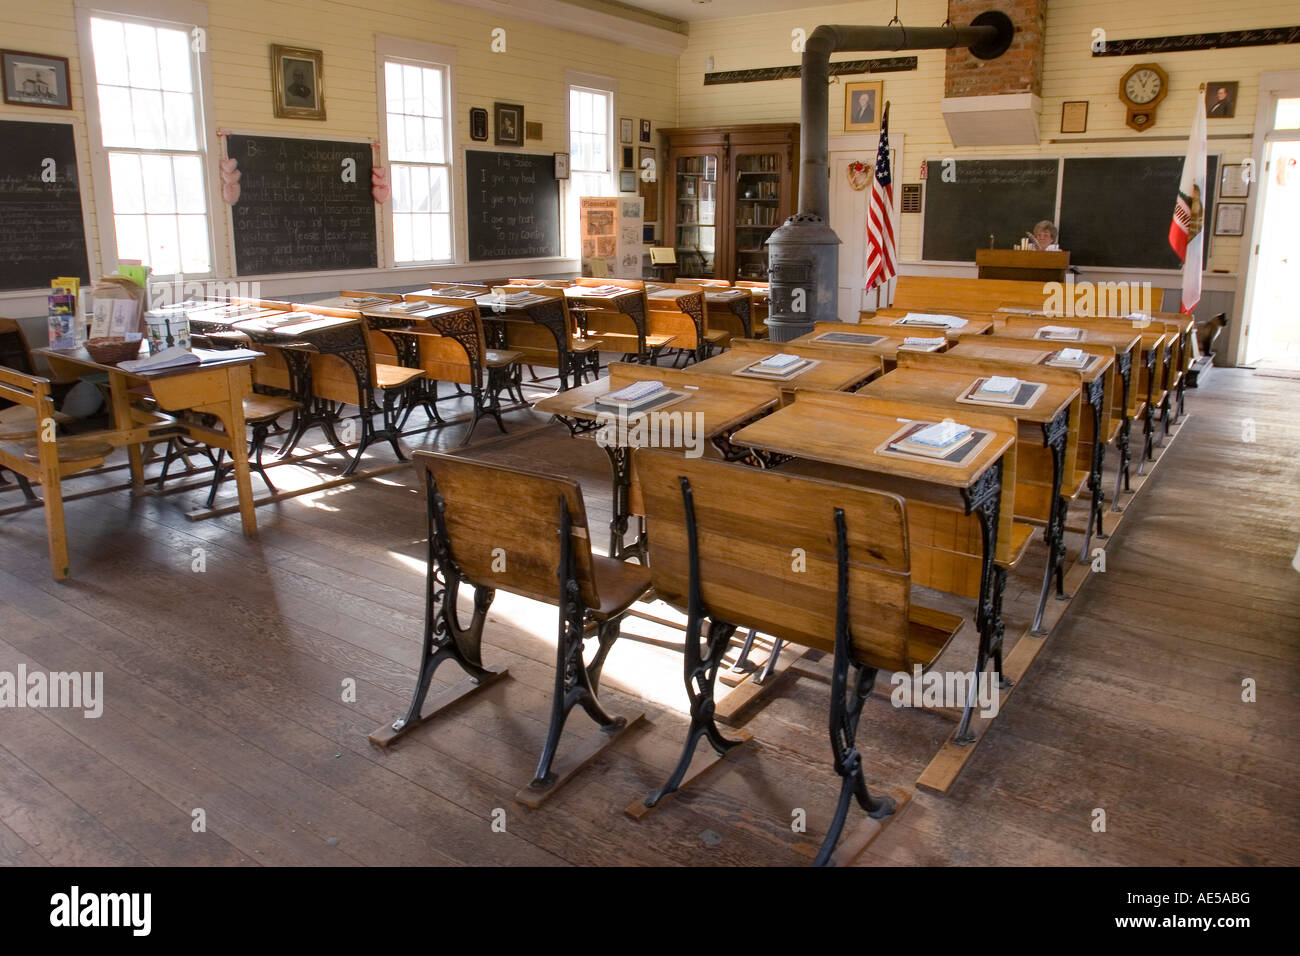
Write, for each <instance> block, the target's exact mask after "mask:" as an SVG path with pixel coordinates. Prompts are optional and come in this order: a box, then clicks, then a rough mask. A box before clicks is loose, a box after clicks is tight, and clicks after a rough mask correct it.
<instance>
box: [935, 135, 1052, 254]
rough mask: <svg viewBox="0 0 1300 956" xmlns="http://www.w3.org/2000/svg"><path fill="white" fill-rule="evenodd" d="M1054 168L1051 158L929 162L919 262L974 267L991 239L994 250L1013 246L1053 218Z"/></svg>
mask: <svg viewBox="0 0 1300 956" xmlns="http://www.w3.org/2000/svg"><path fill="white" fill-rule="evenodd" d="M945 163H946V164H947V170H948V175H947V176H946V177H945V175H944V173H945ZM1059 165H1060V164H1059V161H1058V160H1056V159H959V160H956V161H955V162H954V161H952V160H931V161H930V162H928V163H927V164H926V166H927V170H926V181H925V233H924V237H925V238H924V242H923V243H922V251H921V257H922V258H923V259H938V260H946V261H952V262H974V261H975V250H976V249H980V248H987V247H988V244H989V235H990V234H992V236H993V237H994V244H995V245H996V246H997V248H999V249H1008V248H1010V247H1011V246H1013V245H1015V244H1016V242H1018V241H1019V240H1020V239H1021V238H1023V237H1024V235H1025V234H1026V233H1027V232H1029V231H1030V230H1032V229H1033V228H1034V223H1036V222H1038V221H1039V220H1041V219H1051V218H1052V217H1053V214H1054V213H1055V211H1056V177H1057V168H1058V166H1059ZM945 179H948V180H951V182H945Z"/></svg>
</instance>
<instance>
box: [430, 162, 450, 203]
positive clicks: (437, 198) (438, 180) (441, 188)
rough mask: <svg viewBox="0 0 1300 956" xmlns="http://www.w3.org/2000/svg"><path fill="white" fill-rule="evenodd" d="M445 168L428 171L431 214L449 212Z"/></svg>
mask: <svg viewBox="0 0 1300 956" xmlns="http://www.w3.org/2000/svg"><path fill="white" fill-rule="evenodd" d="M447 180H448V176H447V168H446V167H445V166H443V167H436V168H431V169H430V170H429V209H430V210H431V211H432V212H450V211H451V208H450V207H449V206H448V205H447V192H448V190H447Z"/></svg>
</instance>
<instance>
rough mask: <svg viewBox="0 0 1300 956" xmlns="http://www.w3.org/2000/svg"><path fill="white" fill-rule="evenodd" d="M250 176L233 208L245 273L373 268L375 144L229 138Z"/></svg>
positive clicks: (238, 253)
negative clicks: (372, 164) (373, 172)
mask: <svg viewBox="0 0 1300 956" xmlns="http://www.w3.org/2000/svg"><path fill="white" fill-rule="evenodd" d="M226 149H227V152H228V153H229V155H230V156H233V157H235V158H236V159H238V160H239V169H240V171H241V172H242V173H243V176H242V179H241V180H240V197H239V202H238V203H236V204H235V205H234V206H233V207H231V215H232V217H233V219H234V227H235V262H236V268H237V270H238V272H239V274H240V275H255V274H264V273H276V272H314V271H324V270H329V269H364V268H373V267H374V266H375V265H376V262H377V244H376V234H375V211H374V210H375V207H374V198H373V197H372V196H371V194H370V167H371V150H370V144H369V143H346V142H343V143H339V142H328V141H323V140H303V139H286V138H280V137H272V136H239V135H231V136H229V137H227V144H226Z"/></svg>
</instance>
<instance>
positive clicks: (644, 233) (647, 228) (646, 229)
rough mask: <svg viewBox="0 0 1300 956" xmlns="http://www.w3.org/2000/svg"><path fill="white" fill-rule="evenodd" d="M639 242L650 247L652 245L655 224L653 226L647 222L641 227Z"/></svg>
mask: <svg viewBox="0 0 1300 956" xmlns="http://www.w3.org/2000/svg"><path fill="white" fill-rule="evenodd" d="M641 241H642V242H644V243H648V244H650V245H654V241H655V224H654V223H652V222H648V223H646V224H645V225H644V226H642V227H641Z"/></svg>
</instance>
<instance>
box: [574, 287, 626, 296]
mask: <svg viewBox="0 0 1300 956" xmlns="http://www.w3.org/2000/svg"><path fill="white" fill-rule="evenodd" d="M626 291H628V290H627V289H624V288H623V287H622V286H620V285H595V286H587V287H583V286H578V294H579V295H618V294H619V293H620V292H626Z"/></svg>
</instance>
